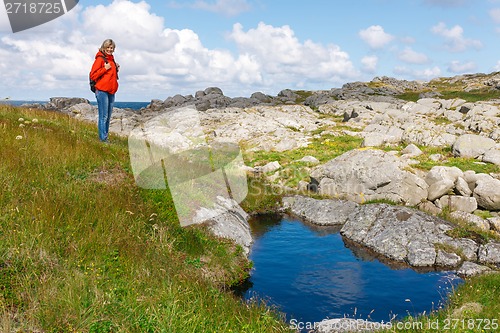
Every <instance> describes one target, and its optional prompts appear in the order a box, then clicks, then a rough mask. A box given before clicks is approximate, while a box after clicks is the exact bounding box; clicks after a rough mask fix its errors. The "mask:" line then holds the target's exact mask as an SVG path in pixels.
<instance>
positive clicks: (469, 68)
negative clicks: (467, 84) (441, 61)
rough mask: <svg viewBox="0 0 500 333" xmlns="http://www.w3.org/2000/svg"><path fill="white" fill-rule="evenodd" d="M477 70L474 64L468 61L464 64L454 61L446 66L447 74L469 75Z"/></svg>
mask: <svg viewBox="0 0 500 333" xmlns="http://www.w3.org/2000/svg"><path fill="white" fill-rule="evenodd" d="M476 68H477V66H476V63H474V62H473V61H469V62H466V63H461V62H460V61H457V60H454V61H452V62H450V64H449V65H448V72H451V73H459V74H461V73H471V72H473V71H475V70H476Z"/></svg>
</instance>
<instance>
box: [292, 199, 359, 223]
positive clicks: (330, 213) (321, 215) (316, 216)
mask: <svg viewBox="0 0 500 333" xmlns="http://www.w3.org/2000/svg"><path fill="white" fill-rule="evenodd" d="M357 206H358V204H356V203H354V202H352V201H346V200H329V199H325V200H317V199H313V198H308V197H303V196H294V197H285V198H283V207H284V208H285V209H287V210H289V211H290V213H291V214H293V215H295V216H298V217H299V218H302V219H304V220H305V221H308V222H310V223H314V224H317V225H343V224H344V223H345V222H346V221H347V218H348V216H349V214H351V213H352V212H353V211H354V209H355V208H356V207H357Z"/></svg>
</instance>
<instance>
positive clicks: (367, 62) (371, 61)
mask: <svg viewBox="0 0 500 333" xmlns="http://www.w3.org/2000/svg"><path fill="white" fill-rule="evenodd" d="M361 64H362V65H363V71H364V72H366V73H375V71H376V70H377V64H378V57H377V56H375V55H371V56H366V57H363V59H361Z"/></svg>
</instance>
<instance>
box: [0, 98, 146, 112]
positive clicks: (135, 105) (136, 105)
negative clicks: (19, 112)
mask: <svg viewBox="0 0 500 333" xmlns="http://www.w3.org/2000/svg"><path fill="white" fill-rule="evenodd" d="M48 102H49V101H11V100H0V104H9V105H13V106H21V105H23V104H35V103H39V104H42V105H43V104H46V103H48ZM149 103H150V102H120V101H116V102H115V107H116V108H120V109H132V110H139V109H141V108H143V107H146V106H147V105H148V104H149ZM90 104H92V105H96V106H97V102H96V101H90Z"/></svg>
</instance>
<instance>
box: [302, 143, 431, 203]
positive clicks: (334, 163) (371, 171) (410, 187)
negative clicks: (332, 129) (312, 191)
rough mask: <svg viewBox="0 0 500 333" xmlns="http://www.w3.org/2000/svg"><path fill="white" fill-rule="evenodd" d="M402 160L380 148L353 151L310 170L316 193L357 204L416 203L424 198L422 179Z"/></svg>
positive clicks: (425, 192)
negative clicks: (371, 202)
mask: <svg viewBox="0 0 500 333" xmlns="http://www.w3.org/2000/svg"><path fill="white" fill-rule="evenodd" d="M405 166H406V164H405V163H404V161H402V160H401V159H399V158H398V157H396V156H395V155H394V154H390V153H386V152H384V151H382V150H376V149H368V150H362V149H358V150H352V151H349V152H347V153H344V154H343V155H341V156H339V157H336V158H334V159H333V160H331V161H329V162H327V163H326V164H323V165H321V166H319V167H316V168H314V169H313V170H312V172H311V178H312V179H313V182H315V183H318V184H319V187H318V192H319V193H320V194H323V195H327V196H331V197H334V198H343V199H347V200H351V201H355V202H358V203H363V202H366V201H371V200H380V199H386V200H391V201H394V202H396V203H402V204H409V205H416V204H418V203H420V202H421V201H422V200H423V199H426V198H427V187H428V185H427V184H426V182H425V181H423V180H422V179H421V178H419V177H418V176H416V175H415V174H413V173H411V172H409V171H406V170H405Z"/></svg>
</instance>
